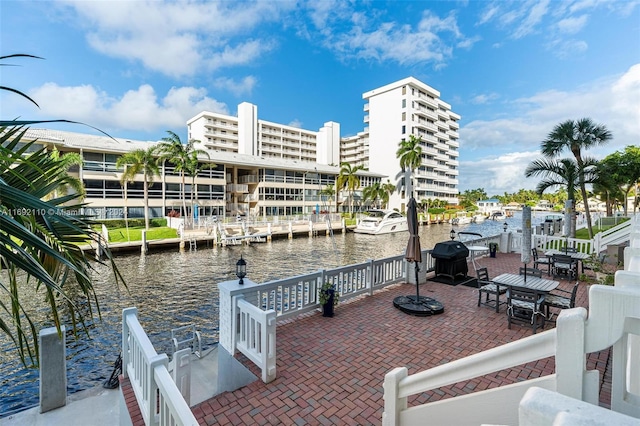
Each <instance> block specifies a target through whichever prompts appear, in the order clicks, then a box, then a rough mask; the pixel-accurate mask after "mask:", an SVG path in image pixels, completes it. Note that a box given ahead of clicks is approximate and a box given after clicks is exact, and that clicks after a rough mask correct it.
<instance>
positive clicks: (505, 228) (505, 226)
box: [502, 222, 509, 232]
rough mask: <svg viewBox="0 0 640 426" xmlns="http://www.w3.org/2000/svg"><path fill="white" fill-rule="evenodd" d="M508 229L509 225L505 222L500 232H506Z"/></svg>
mask: <svg viewBox="0 0 640 426" xmlns="http://www.w3.org/2000/svg"><path fill="white" fill-rule="evenodd" d="M508 227H509V224H508V223H507V222H505V223H504V225H502V230H503V231H504V232H507V228H508Z"/></svg>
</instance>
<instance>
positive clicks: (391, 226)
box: [353, 210, 409, 235]
mask: <svg viewBox="0 0 640 426" xmlns="http://www.w3.org/2000/svg"><path fill="white" fill-rule="evenodd" d="M367 213H368V214H369V215H368V216H367V217H365V218H363V219H361V220H360V223H358V226H356V228H355V229H354V230H353V231H354V232H358V233H360V234H372V235H379V234H389V233H391V232H401V231H407V230H408V229H409V227H408V225H407V218H406V217H404V216H403V215H401V214H400V213H398V212H396V211H386V210H369V211H368V212H367Z"/></svg>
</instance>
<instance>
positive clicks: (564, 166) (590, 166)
mask: <svg viewBox="0 0 640 426" xmlns="http://www.w3.org/2000/svg"><path fill="white" fill-rule="evenodd" d="M583 165H584V166H585V169H583V171H585V172H586V173H583V174H582V176H583V179H584V180H585V182H586V183H593V182H595V181H596V177H597V176H596V173H595V167H596V165H597V161H596V160H594V159H592V158H585V159H584V162H583ZM524 174H525V176H526V177H541V178H542V180H541V181H540V182H538V185H537V186H536V192H537V193H538V194H539V195H540V196H542V194H543V193H544V191H545V190H546V189H548V188H551V187H565V188H567V199H569V200H575V198H576V194H575V192H576V187H578V186H579V185H580V167H579V166H578V164H577V162H576V161H575V160H573V159H571V158H563V159H561V160H554V159H548V158H545V159H539V160H535V161H532V162H531V163H530V164H529V165H528V166H527V168H526V170H525V172H524ZM569 236H570V237H572V238H573V237H575V236H576V216H575V215H571V223H570V224H569Z"/></svg>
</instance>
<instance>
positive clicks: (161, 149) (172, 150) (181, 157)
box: [156, 130, 207, 217]
mask: <svg viewBox="0 0 640 426" xmlns="http://www.w3.org/2000/svg"><path fill="white" fill-rule="evenodd" d="M167 133H168V134H169V136H167V137H164V138H162V142H160V143H159V144H158V146H157V148H156V149H157V151H156V152H157V153H158V154H159V155H160V161H169V162H171V163H172V164H173V165H174V167H175V170H176V171H178V172H180V176H181V178H182V189H181V195H182V208H183V211H184V216H185V217H186V216H187V201H186V198H185V193H184V192H185V179H184V177H185V173H186V172H187V171H188V169H189V163H190V162H191V161H192V155H196V156H198V155H200V154H202V155H205V154H207V153H206V151H204V150H202V149H196V147H195V144H196V143H198V142H200V141H198V140H195V139H191V140H189V141H188V142H187V143H186V144H184V143H182V141H181V140H180V136H178V135H177V134H175V133H174V132H172V131H171V130H167ZM194 153H195V154H194Z"/></svg>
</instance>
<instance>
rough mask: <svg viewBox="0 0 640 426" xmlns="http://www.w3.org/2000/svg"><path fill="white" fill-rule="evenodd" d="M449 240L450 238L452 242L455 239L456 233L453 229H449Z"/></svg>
mask: <svg viewBox="0 0 640 426" xmlns="http://www.w3.org/2000/svg"><path fill="white" fill-rule="evenodd" d="M449 238H451V240H452V241H453V240H455V238H456V231H454V230H453V228H451V232H449Z"/></svg>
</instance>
